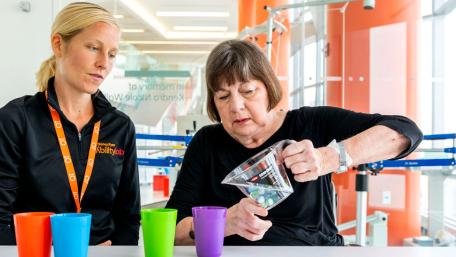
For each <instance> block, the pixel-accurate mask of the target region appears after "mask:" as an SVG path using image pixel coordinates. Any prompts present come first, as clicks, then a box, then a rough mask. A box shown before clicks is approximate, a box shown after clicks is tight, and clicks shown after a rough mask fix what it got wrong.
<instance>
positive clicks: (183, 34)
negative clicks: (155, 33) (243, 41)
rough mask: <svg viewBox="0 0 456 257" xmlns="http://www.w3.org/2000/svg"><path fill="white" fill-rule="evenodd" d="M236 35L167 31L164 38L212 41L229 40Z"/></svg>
mask: <svg viewBox="0 0 456 257" xmlns="http://www.w3.org/2000/svg"><path fill="white" fill-rule="evenodd" d="M237 35H238V33H237V32H180V31H168V32H167V33H166V38H169V39H184V38H188V39H205V38H214V39H216V38H217V39H231V38H236V37H237Z"/></svg>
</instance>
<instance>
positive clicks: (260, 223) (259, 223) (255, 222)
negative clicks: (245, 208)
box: [245, 216, 272, 234]
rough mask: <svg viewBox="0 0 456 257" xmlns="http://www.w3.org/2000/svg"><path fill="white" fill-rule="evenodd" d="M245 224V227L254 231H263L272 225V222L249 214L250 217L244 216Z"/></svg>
mask: <svg viewBox="0 0 456 257" xmlns="http://www.w3.org/2000/svg"><path fill="white" fill-rule="evenodd" d="M245 220H246V223H245V224H246V225H247V228H248V229H249V230H251V231H254V232H255V233H257V234H259V233H264V232H266V230H268V229H269V228H270V227H271V226H272V222H271V221H269V220H262V219H260V218H258V217H256V216H251V217H250V218H246V219H245Z"/></svg>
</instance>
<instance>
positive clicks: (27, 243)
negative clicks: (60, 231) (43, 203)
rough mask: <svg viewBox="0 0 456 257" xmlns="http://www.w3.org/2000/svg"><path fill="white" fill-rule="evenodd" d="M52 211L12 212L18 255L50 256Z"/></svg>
mask: <svg viewBox="0 0 456 257" xmlns="http://www.w3.org/2000/svg"><path fill="white" fill-rule="evenodd" d="M52 214H54V213H52V212H26V213H17V214H14V227H15V231H16V244H17V250H18V253H19V257H50V256H51V241H52V235H51V220H50V216H51V215H52Z"/></svg>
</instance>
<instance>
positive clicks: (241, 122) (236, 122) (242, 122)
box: [234, 118, 250, 125]
mask: <svg viewBox="0 0 456 257" xmlns="http://www.w3.org/2000/svg"><path fill="white" fill-rule="evenodd" d="M249 120H250V118H244V119H236V120H234V123H235V124H240V125H243V124H245V123H247V122H248V121H249Z"/></svg>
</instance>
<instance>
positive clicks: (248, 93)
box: [244, 89, 255, 95]
mask: <svg viewBox="0 0 456 257" xmlns="http://www.w3.org/2000/svg"><path fill="white" fill-rule="evenodd" d="M253 92H255V90H254V89H249V90H245V91H244V94H245V95H251V94H253Z"/></svg>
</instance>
